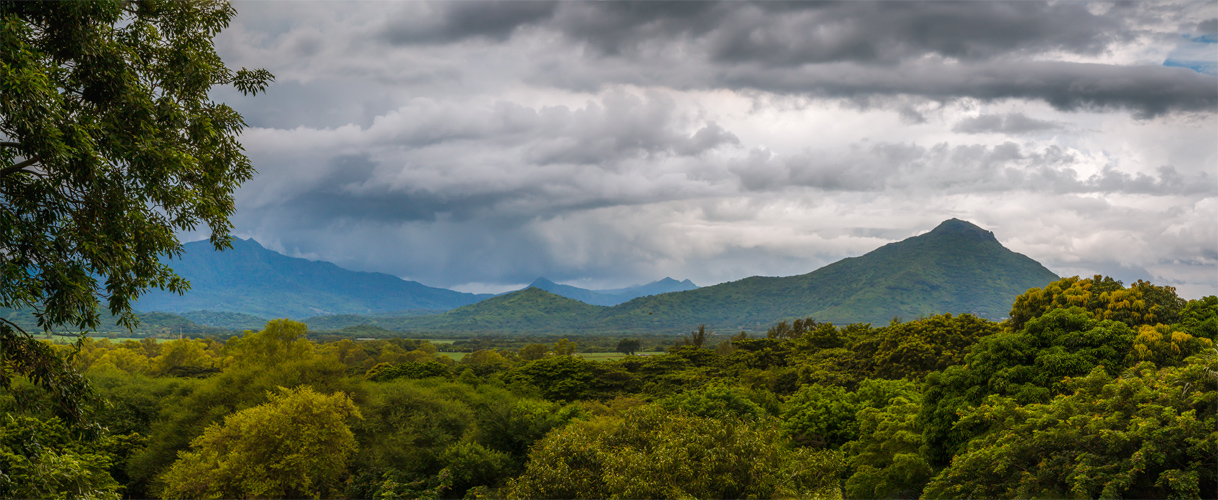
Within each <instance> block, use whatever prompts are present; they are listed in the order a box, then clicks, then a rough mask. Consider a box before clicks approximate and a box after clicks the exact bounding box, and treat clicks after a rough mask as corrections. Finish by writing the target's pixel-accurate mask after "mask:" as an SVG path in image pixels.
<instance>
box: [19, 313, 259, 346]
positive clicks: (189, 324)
mask: <svg viewBox="0 0 1218 500" xmlns="http://www.w3.org/2000/svg"><path fill="white" fill-rule="evenodd" d="M98 315H99V319H100V320H101V321H100V324H99V325H98V326H97V330H96V332H95V333H97V334H99V335H110V336H118V337H126V336H136V337H142V336H146V335H160V336H172V335H176V334H183V335H214V336H218V337H221V338H225V337H228V336H229V335H233V334H235V333H238V332H239V330H240V329H238V328H231V327H227V326H221V325H211V324H206V323H202V322H199V321H194V320H193V319H191V318H188V317H185V316H184V315H179V314H173V313H164V312H141V313H136V317H138V318H139V321H140V324H139V325H138V326H136V327H135V329H134V330H127V329H126V328H125V327H121V326H118V324H117V321H116V320H117V318H115V317H114V316H113V315H111V314H110V311H109V310H107V309H106V308H104V307H103V308H101V309H100V310H99V311H98ZM0 318H4V319H5V320H8V321H11V322H12V323H13V324H15V325H17V326H18V327H20V328H21V329H23V330H25V331H26V332H29V333H33V334H37V333H41V332H42V330H41V329H39V328H38V319H37V318H36V317H34V311H33V310H32V309H9V308H0ZM265 323H266V321H265V320H264V321H262V323H261V324H260V325H259V326H258V328H262V325H263V324H265ZM72 331H73V330H72V327H70V326H63V327H60V328H59V329H57V330H56V332H57V333H64V334H67V333H71V332H72Z"/></svg>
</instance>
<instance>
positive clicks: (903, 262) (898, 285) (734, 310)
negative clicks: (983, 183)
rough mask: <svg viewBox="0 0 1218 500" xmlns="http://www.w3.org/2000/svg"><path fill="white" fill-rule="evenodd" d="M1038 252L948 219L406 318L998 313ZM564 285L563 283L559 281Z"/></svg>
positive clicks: (600, 326) (1038, 277) (687, 321)
mask: <svg viewBox="0 0 1218 500" xmlns="http://www.w3.org/2000/svg"><path fill="white" fill-rule="evenodd" d="M1057 279H1058V277H1057V275H1055V274H1053V273H1052V272H1050V271H1049V270H1048V269H1045V267H1044V266H1042V265H1040V264H1039V263H1037V262H1036V261H1034V260H1032V259H1030V258H1028V257H1026V256H1024V255H1021V254H1018V253H1015V252H1012V251H1010V250H1008V249H1006V248H1005V247H1003V246H1002V244H1001V243H999V242H998V240H997V239H996V238H995V237H994V235H993V233H991V232H989V231H986V230H984V229H981V228H979V227H977V226H974V225H973V224H970V223H968V222H964V221H960V220H956V219H952V220H949V221H945V222H943V223H942V224H940V225H939V226H938V227H936V228H935V229H934V230H932V231H930V232H929V233H926V234H923V235H920V236H915V237H913V238H908V239H906V240H903V241H899V242H896V243H890V244H888V245H885V246H883V247H880V248H878V249H876V250H874V251H872V252H869V253H867V254H866V255H863V256H860V257H853V258H848V259H843V260H841V261H838V262H835V263H833V264H830V265H828V266H825V267H822V268H820V269H818V270H816V271H813V272H811V273H808V274H804V275H799V276H790V277H783V278H772V277H759V276H758V277H752V278H745V279H742V280H739V281H734V282H730V283H723V284H719V285H714V286H709V287H703V288H698V289H696V290H689V291H683V292H674V293H666V294H662V295H654V296H650V297H642V298H637V299H634V300H631V301H629V302H626V303H624V304H620V305H617V306H614V307H596V306H590V305H587V304H583V303H580V302H577V301H575V300H571V299H565V298H562V297H558V296H556V295H554V294H551V293H546V292H544V291H542V290H539V289H537V288H529V289H526V290H521V291H518V292H513V293H510V294H506V295H502V296H499V297H496V298H494V299H489V300H486V301H483V302H480V303H478V304H475V305H473V306H467V307H463V308H460V309H455V310H453V311H450V312H448V313H446V314H442V315H438V316H428V317H420V318H403V319H402V320H401V321H402V323H401V324H402V325H403V326H406V327H407V328H409V329H415V330H443V331H484V332H489V331H503V332H508V331H511V332H554V331H569V332H571V333H580V332H584V333H592V332H629V331H651V332H664V331H673V332H680V331H688V329H690V328H693V327H695V326H697V325H699V324H706V325H708V326H710V327H711V328H713V329H717V330H719V331H729V332H730V331H738V330H750V331H762V330H765V329H766V328H767V327H769V326H770V325H773V324H774V323H775V322H778V321H781V320H786V319H795V318H805V317H813V318H815V319H817V320H819V321H831V322H834V323H838V324H847V323H863V322H865V323H873V324H884V323H887V322H888V321H889V320H891V319H892V318H893V317H901V318H903V319H913V318H916V317H918V316H923V315H931V314H939V313H946V312H950V313H957V314H959V313H972V314H976V315H978V316H982V317H986V318H990V319H1000V318H1003V317H1005V316H1006V315H1007V313H1008V312H1009V311H1010V307H1011V304H1012V302H1014V300H1015V297H1016V296H1018V295H1019V294H1021V293H1023V292H1025V291H1027V290H1028V289H1029V288H1033V287H1041V286H1044V285H1046V284H1048V283H1050V282H1053V281H1055V280H1057ZM560 286H561V285H560Z"/></svg>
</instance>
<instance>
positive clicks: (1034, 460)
mask: <svg viewBox="0 0 1218 500" xmlns="http://www.w3.org/2000/svg"><path fill="white" fill-rule="evenodd" d="M1215 373H1218V351H1214V350H1212V349H1211V350H1209V351H1208V352H1205V353H1203V354H1202V355H1199V356H1195V357H1192V358H1189V360H1188V362H1187V364H1186V365H1184V366H1181V367H1169V368H1163V369H1157V368H1156V367H1155V366H1154V365H1153V364H1151V363H1143V364H1139V365H1138V366H1136V367H1134V368H1131V369H1130V370H1128V371H1127V372H1125V373H1124V374H1122V375H1121V376H1120V377H1119V378H1114V377H1112V376H1111V375H1109V374H1108V373H1107V372H1105V371H1104V370H1102V369H1099V368H1096V369H1095V370H1093V371H1092V372H1091V373H1090V374H1088V375H1086V376H1084V377H1080V378H1077V379H1074V380H1073V381H1071V384H1070V385H1071V387H1072V389H1074V390H1073V391H1072V392H1071V393H1070V394H1066V395H1061V396H1058V397H1056V398H1054V399H1053V400H1052V401H1049V402H1047V403H1044V404H1041V403H1035V404H1029V405H1019V404H1018V403H1016V402H1015V401H1014V400H1012V399H1010V398H1003V397H992V398H989V399H987V400H986V402H985V403H984V404H982V405H979V406H977V407H976V408H975V409H973V410H971V411H968V412H966V414H965V416H964V419H963V421H965V422H967V421H971V420H981V421H984V423H982V424H979V425H977V426H980V427H989V428H991V429H992V431H991V432H989V433H986V434H984V435H982V436H979V437H977V438H976V439H974V440H973V441H971V442H969V443H968V446H967V447H966V448H965V449H964V450H963V451H962V453H960V454H959V455H957V456H956V457H955V459H953V460H952V463H951V466H950V467H948V468H947V469H944V470H943V471H942V472H941V473H940V474H939V475H938V476H936V477H935V478H934V480H932V481H931V482H930V484H928V485H927V487H926V492H925V496H926V497H928V498H1064V497H1073V498H1208V497H1212V496H1213V495H1214V493H1215V492H1216V491H1218V459H1216V458H1215V457H1218V432H1215V429H1218V377H1215Z"/></svg>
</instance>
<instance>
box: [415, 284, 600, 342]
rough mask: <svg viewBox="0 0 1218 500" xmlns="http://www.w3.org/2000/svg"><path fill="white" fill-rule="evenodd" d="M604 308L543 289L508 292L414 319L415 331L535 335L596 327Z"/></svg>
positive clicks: (532, 288) (531, 288) (530, 288)
mask: <svg viewBox="0 0 1218 500" xmlns="http://www.w3.org/2000/svg"><path fill="white" fill-rule="evenodd" d="M604 309H605V307H602V306H594V305H589V304H585V303H583V302H580V301H578V300H575V299H569V298H566V297H562V296H559V295H555V294H553V293H550V292H547V291H545V290H542V289H540V288H534V287H529V288H525V289H524V290H517V291H515V292H512V293H505V294H503V295H499V296H496V297H493V298H489V299H486V300H484V301H482V302H478V303H476V304H471V305H468V306H464V307H458V308H456V309H453V310H451V311H448V312H446V313H444V314H439V315H436V316H424V317H417V318H411V319H410V321H408V322H407V323H408V324H409V325H410V327H411V329H413V330H446V331H464V332H501V333H535V332H553V331H575V330H581V329H587V328H591V327H594V326H595V324H594V321H595V320H596V319H597V318H598V317H600V315H601V314H602V311H603V310H604Z"/></svg>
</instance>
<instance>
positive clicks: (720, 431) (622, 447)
mask: <svg viewBox="0 0 1218 500" xmlns="http://www.w3.org/2000/svg"><path fill="white" fill-rule="evenodd" d="M840 467H841V457H840V456H839V455H838V454H837V453H835V452H831V451H821V452H816V451H811V450H807V449H792V448H790V447H789V445H788V443H786V442H785V440H784V439H783V437H782V433H781V432H779V431H778V429H777V428H776V427H775V426H773V425H767V424H765V423H759V424H749V423H746V422H744V421H742V420H738V419H734V418H726V419H708V418H701V417H694V416H691V415H687V414H683V413H673V412H668V411H665V410H663V409H660V408H656V407H644V408H640V409H637V410H631V411H628V412H627V413H626V415H625V416H623V417H622V418H614V417H604V418H599V419H594V420H591V421H587V422H580V423H576V424H573V425H571V426H568V427H566V428H564V429H562V430H560V431H558V432H556V433H553V434H551V435H549V436H547V437H546V438H545V439H543V440H542V441H541V442H540V443H538V444H537V447H536V448H535V449H534V452H533V454H532V458H531V460H530V461H529V464H528V467H527V468H526V469H525V472H524V474H522V475H521V476H520V477H518V478H517V479H514V480H513V481H511V482H510V483H509V485H508V487H507V497H508V498H771V497H786V496H790V497H804V498H813V497H831V496H833V494H834V492H835V491H836V489H837V475H838V471H839V470H840Z"/></svg>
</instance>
